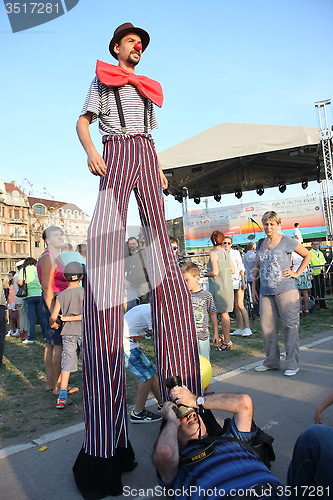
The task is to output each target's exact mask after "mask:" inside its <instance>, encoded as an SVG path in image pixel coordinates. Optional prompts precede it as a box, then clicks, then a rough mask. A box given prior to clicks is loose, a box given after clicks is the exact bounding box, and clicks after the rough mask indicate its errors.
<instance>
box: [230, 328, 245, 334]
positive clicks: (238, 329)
mask: <svg viewBox="0 0 333 500" xmlns="http://www.w3.org/2000/svg"><path fill="white" fill-rule="evenodd" d="M230 335H243V330H241V329H240V328H237V330H235V331H234V332H230Z"/></svg>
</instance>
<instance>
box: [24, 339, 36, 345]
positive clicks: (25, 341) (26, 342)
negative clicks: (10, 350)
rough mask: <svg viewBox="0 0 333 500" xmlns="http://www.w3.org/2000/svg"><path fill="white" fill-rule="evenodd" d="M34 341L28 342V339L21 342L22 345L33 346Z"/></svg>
mask: <svg viewBox="0 0 333 500" xmlns="http://www.w3.org/2000/svg"><path fill="white" fill-rule="evenodd" d="M34 343H35V341H34V340H28V339H25V340H23V342H22V344H34Z"/></svg>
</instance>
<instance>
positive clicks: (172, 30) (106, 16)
mask: <svg viewBox="0 0 333 500" xmlns="http://www.w3.org/2000/svg"><path fill="white" fill-rule="evenodd" d="M21 3H22V2H21ZM332 18H333V1H332V0H279V1H277V0H265V1H263V0H252V1H251V2H250V1H248V0H238V1H237V2H230V1H229V0H228V1H227V0H206V1H205V2H202V1H201V0H181V1H179V0H177V1H176V0H168V1H166V0H165V1H161V0H152V1H151V0H141V1H140V2H134V1H133V0H131V1H129V0H121V2H113V1H112V0H94V1H92V0H79V2H78V4H77V5H76V7H74V8H73V9H72V10H70V11H69V12H67V13H66V14H65V15H63V16H60V17H58V18H57V19H54V20H53V21H50V22H48V23H46V24H43V25H40V26H38V27H35V28H31V29H29V30H25V31H21V32H18V33H12V31H11V26H10V24H9V20H8V18H7V16H6V11H5V6H4V3H3V2H1V3H0V64H1V79H0V95H1V107H2V120H1V123H0V137H1V155H0V178H1V179H2V180H4V181H5V182H10V181H12V180H16V182H17V184H18V185H19V186H21V187H22V188H23V189H24V190H26V191H27V192H30V193H31V195H32V196H36V197H39V196H41V197H44V198H50V199H55V200H59V201H68V202H69V203H75V204H77V205H78V206H79V207H80V208H81V209H82V210H84V211H86V212H87V213H88V214H89V215H92V212H93V208H94V205H95V201H96V197H97V192H98V178H96V177H94V176H92V174H91V173H90V172H89V170H88V168H87V164H86V154H85V152H84V150H83V148H82V146H81V144H80V143H79V141H78V138H77V135H76V131H75V124H76V120H77V118H78V116H79V114H80V111H81V109H82V106H83V103H84V100H85V96H86V93H87V90H88V87H89V85H90V82H91V80H92V79H93V77H94V71H95V63H96V59H101V60H103V61H105V62H109V63H112V64H113V63H115V60H114V59H113V58H112V57H111V56H110V54H109V52H108V45H109V41H110V39H111V38H112V35H113V31H114V29H115V28H116V27H117V26H118V25H120V24H122V23H124V22H132V23H133V24H134V25H135V26H138V27H142V28H144V29H146V30H147V31H148V32H149V34H150V36H151V43H150V45H149V47H148V48H147V50H146V51H145V53H144V54H143V56H142V60H141V62H140V64H139V66H138V67H137V70H136V72H137V73H138V74H143V75H146V76H149V77H150V78H153V79H155V80H158V81H159V82H161V84H162V86H163V90H164V95H165V101H164V105H163V108H162V109H159V108H157V110H156V114H157V119H158V122H159V129H158V130H156V131H154V134H153V135H154V138H155V142H156V149H157V151H158V152H159V151H163V150H164V149H167V148H169V147H171V146H173V145H175V144H177V143H179V142H181V141H183V140H185V139H188V138H190V137H192V136H193V135H196V134H198V133H200V132H203V131H204V130H207V129H208V128H210V127H213V126H215V125H218V124H219V123H223V122H238V123H258V124H271V125H295V126H309V127H316V126H318V120H317V115H316V109H315V106H314V103H315V102H316V101H319V100H323V99H330V98H332V97H333V95H332V94H333V92H332V82H333V65H332V49H333V41H332V38H333V30H332ZM329 120H330V123H331V124H332V123H333V117H332V114H330V115H329ZM90 131H91V135H92V138H93V141H94V143H95V146H96V147H97V149H98V150H99V151H100V152H101V150H102V148H101V137H100V134H99V132H98V130H97V124H94V125H92V126H91V127H90ZM240 140H241V138H240ZM319 190H320V187H319V185H318V184H317V183H310V185H309V188H308V190H307V193H311V192H319ZM302 195H304V191H303V190H302V189H301V187H300V186H299V185H296V186H294V187H288V188H287V190H286V192H285V193H284V194H283V195H282V194H280V193H279V191H278V188H272V189H270V190H266V192H265V194H264V196H263V197H262V199H276V198H283V197H290V196H302ZM257 196H258V195H257V194H256V193H254V192H248V193H244V195H243V198H242V199H241V202H243V203H248V202H252V201H253V199H254V198H257ZM208 203H209V207H214V206H216V202H214V200H212V199H209V201H208ZM235 203H240V201H239V200H236V199H235V197H234V195H231V194H230V195H226V196H224V197H223V199H222V202H221V203H220V205H221V209H223V205H230V204H235ZM188 205H189V208H190V207H191V206H195V205H193V202H192V201H189V204H188ZM181 214H182V207H181V204H179V203H178V202H176V201H174V200H173V198H172V197H171V196H169V197H167V198H166V216H167V218H175V217H179V216H181ZM138 220H139V219H138V215H137V211H136V205H135V203H134V201H133V200H132V202H131V205H130V210H129V219H128V224H129V225H131V226H134V225H137V224H138Z"/></svg>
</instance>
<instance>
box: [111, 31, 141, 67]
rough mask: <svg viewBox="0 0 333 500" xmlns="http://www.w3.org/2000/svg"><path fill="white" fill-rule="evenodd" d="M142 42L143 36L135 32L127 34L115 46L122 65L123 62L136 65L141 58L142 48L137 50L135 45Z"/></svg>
mask: <svg viewBox="0 0 333 500" xmlns="http://www.w3.org/2000/svg"><path fill="white" fill-rule="evenodd" d="M136 43H141V38H140V37H139V35H136V34H135V33H129V34H127V35H125V36H124V37H123V38H122V39H121V40H120V42H119V44H118V43H116V44H115V46H114V51H115V52H116V54H118V61H119V63H120V65H121V63H122V62H125V63H129V64H133V65H134V66H136V65H137V64H138V62H139V61H140V59H141V54H142V50H136V49H135V48H134V45H135V44H136Z"/></svg>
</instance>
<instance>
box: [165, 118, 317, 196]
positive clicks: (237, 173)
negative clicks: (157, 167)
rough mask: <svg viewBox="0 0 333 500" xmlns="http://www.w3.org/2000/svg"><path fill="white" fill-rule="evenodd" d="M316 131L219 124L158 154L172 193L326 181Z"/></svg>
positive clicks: (196, 193)
mask: <svg viewBox="0 0 333 500" xmlns="http://www.w3.org/2000/svg"><path fill="white" fill-rule="evenodd" d="M320 152H321V150H320V135H319V129H318V128H316V127H295V126H283V125H257V124H244V123H221V124H220V125H217V126H215V127H213V128H210V129H208V130H206V131H204V132H202V133H200V134H198V135H195V136H193V137H191V138H190V139H187V140H186V141H183V142H180V143H179V144H176V145H175V146H173V147H171V148H169V149H166V150H164V151H162V152H160V153H159V159H160V162H161V165H162V169H163V171H164V173H165V175H166V176H167V178H168V180H169V191H170V192H171V193H172V194H178V193H180V192H181V190H182V188H183V187H187V188H188V191H189V196H190V197H194V196H209V195H213V194H218V193H220V194H223V193H231V192H234V191H235V190H238V189H242V190H243V191H249V190H252V189H256V188H257V187H258V186H263V187H264V188H268V187H273V186H278V185H279V184H282V183H285V184H294V183H298V182H302V181H303V180H304V181H311V180H317V179H318V178H324V172H321V171H320V169H319V167H318V165H319V162H318V156H319V154H320Z"/></svg>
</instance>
